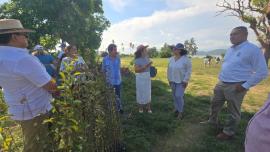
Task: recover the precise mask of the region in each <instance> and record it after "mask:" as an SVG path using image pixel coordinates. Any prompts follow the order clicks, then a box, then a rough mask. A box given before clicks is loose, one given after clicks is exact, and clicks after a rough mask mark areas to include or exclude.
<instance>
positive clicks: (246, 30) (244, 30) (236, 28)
mask: <svg viewBox="0 0 270 152" xmlns="http://www.w3.org/2000/svg"><path fill="white" fill-rule="evenodd" d="M234 29H235V30H240V31H242V32H244V33H245V34H248V29H247V27H245V26H238V27H235V28H234Z"/></svg>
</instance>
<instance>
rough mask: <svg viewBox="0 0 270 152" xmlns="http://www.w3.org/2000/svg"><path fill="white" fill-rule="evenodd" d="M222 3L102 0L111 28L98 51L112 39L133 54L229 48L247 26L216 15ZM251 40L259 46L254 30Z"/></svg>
mask: <svg viewBox="0 0 270 152" xmlns="http://www.w3.org/2000/svg"><path fill="white" fill-rule="evenodd" d="M4 1H7V0H0V3H3V2H4ZM220 1H221V0H103V6H104V15H105V16H106V18H107V19H108V20H109V21H110V22H111V26H110V27H109V28H108V29H107V30H106V31H104V33H103V40H102V43H101V46H100V48H99V50H100V51H105V50H106V47H107V46H108V45H109V43H111V42H112V40H114V42H115V43H116V45H118V50H119V51H120V52H122V53H133V51H134V50H131V49H130V48H129V43H130V42H132V43H134V44H135V46H137V45H139V44H148V45H150V47H153V46H155V47H157V48H160V47H161V46H163V44H164V43H168V44H176V43H179V42H180V43H183V42H184V41H185V40H187V39H190V38H192V37H194V38H195V40H196V42H197V44H198V47H199V50H202V51H209V50H213V49H218V48H227V47H229V46H230V41H229V33H230V31H231V29H232V28H234V27H236V26H240V25H241V26H242V25H245V26H247V25H246V24H244V23H243V22H241V21H240V20H239V19H237V18H235V17H227V16H226V15H219V16H216V15H217V12H218V11H219V10H220V8H218V7H216V4H217V3H219V2H220ZM229 1H231V0H229ZM249 40H250V41H252V42H254V43H256V44H258V43H257V41H256V37H255V35H254V33H253V31H251V30H250V35H249ZM122 43H123V45H122Z"/></svg>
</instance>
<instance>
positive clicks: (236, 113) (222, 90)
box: [208, 26, 268, 140]
mask: <svg viewBox="0 0 270 152" xmlns="http://www.w3.org/2000/svg"><path fill="white" fill-rule="evenodd" d="M247 37H248V30H247V28H246V27H244V26H239V27H236V28H234V29H233V30H232V32H231V34H230V40H231V43H232V46H231V47H230V48H229V49H228V50H227V52H226V55H225V57H224V62H223V64H222V68H221V71H220V74H219V82H218V83H217V85H216V86H215V88H214V96H213V99H212V103H211V113H210V117H209V120H208V123H210V124H217V123H218V113H219V112H220V110H221V109H222V107H223V105H224V103H225V101H227V108H228V111H229V116H228V118H229V119H228V120H226V124H225V126H224V128H223V131H222V132H221V133H219V134H218V135H217V138H218V139H221V140H227V139H231V137H233V135H234V134H235V131H236V128H237V124H238V123H239V121H240V119H241V104H242V101H243V99H244V96H245V95H246V93H247V91H248V90H249V88H251V87H253V86H255V85H257V84H258V83H259V82H260V81H262V80H263V79H264V78H265V77H266V76H267V75H268V69H267V65H266V62H265V58H264V56H263V53H262V51H261V50H260V49H259V48H258V47H257V46H256V45H254V44H252V43H250V42H249V41H247Z"/></svg>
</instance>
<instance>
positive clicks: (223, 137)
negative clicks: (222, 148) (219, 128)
mask: <svg viewBox="0 0 270 152" xmlns="http://www.w3.org/2000/svg"><path fill="white" fill-rule="evenodd" d="M232 138H233V135H231V136H230V135H227V134H225V133H224V132H221V133H219V134H218V135H217V139H219V140H230V139H232Z"/></svg>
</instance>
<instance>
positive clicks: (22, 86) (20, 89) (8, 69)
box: [0, 46, 52, 120]
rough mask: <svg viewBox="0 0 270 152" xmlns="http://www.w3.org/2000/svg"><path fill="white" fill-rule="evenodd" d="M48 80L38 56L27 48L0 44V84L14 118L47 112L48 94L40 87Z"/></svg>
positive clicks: (26, 117)
mask: <svg viewBox="0 0 270 152" xmlns="http://www.w3.org/2000/svg"><path fill="white" fill-rule="evenodd" d="M50 80H51V76H50V75H49V74H48V73H47V72H46V69H45V67H44V66H43V65H42V64H41V63H40V61H39V60H38V58H36V57H34V56H32V55H29V53H28V50H27V49H21V48H16V47H11V46H0V86H2V87H3V92H4V97H5V101H6V103H7V105H8V112H9V114H11V118H12V119H14V120H29V119H32V118H34V117H36V116H38V115H39V114H44V113H46V112H48V111H49V110H50V109H51V108H52V106H51V104H50V101H51V100H52V97H51V94H50V93H49V92H48V91H46V90H45V89H43V88H42V86H43V85H45V84H46V83H48V82H49V81H50Z"/></svg>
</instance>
